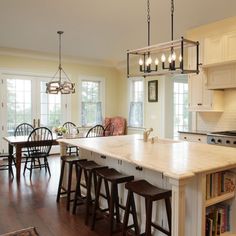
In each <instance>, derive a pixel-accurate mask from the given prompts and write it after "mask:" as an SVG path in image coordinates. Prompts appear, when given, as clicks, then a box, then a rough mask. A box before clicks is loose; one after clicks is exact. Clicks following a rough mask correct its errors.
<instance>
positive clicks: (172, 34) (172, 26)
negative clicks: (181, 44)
mask: <svg viewBox="0 0 236 236" xmlns="http://www.w3.org/2000/svg"><path fill="white" fill-rule="evenodd" d="M174 10H175V7H174V0H171V40H172V41H173V40H174Z"/></svg>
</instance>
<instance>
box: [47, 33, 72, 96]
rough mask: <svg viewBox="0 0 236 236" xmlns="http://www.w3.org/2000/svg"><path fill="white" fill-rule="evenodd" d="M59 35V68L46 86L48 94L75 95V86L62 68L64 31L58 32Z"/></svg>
mask: <svg viewBox="0 0 236 236" xmlns="http://www.w3.org/2000/svg"><path fill="white" fill-rule="evenodd" d="M57 33H58V35H59V66H58V70H57V72H56V73H55V75H54V76H53V78H52V80H51V81H50V82H49V83H47V84H46V93H49V94H58V93H61V94H71V93H75V84H74V83H72V82H71V80H70V79H69V77H68V76H67V74H66V73H65V71H64V70H63V68H62V66H61V35H62V34H63V33H64V32H63V31H57Z"/></svg>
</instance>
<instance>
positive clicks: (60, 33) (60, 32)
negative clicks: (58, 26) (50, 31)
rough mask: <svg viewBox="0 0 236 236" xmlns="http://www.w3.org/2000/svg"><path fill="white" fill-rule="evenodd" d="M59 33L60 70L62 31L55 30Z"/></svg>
mask: <svg viewBox="0 0 236 236" xmlns="http://www.w3.org/2000/svg"><path fill="white" fill-rule="evenodd" d="M57 33H58V35H59V69H60V70H61V35H62V34H63V33H64V32H63V31H57Z"/></svg>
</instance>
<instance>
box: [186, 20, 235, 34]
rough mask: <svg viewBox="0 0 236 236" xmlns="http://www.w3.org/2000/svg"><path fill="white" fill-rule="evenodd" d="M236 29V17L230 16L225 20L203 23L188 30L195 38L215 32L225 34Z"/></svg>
mask: <svg viewBox="0 0 236 236" xmlns="http://www.w3.org/2000/svg"><path fill="white" fill-rule="evenodd" d="M234 30H236V17H230V18H227V19H224V20H220V21H216V22H213V23H210V24H207V25H203V26H200V27H197V28H194V29H189V31H188V32H187V35H188V34H191V36H193V37H194V38H196V37H198V36H199V35H201V36H202V37H203V36H208V35H214V34H219V33H220V34H224V33H226V32H229V31H234Z"/></svg>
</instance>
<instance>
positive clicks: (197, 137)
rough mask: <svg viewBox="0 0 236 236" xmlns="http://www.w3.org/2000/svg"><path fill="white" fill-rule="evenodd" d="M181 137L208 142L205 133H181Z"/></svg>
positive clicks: (189, 140) (182, 138)
mask: <svg viewBox="0 0 236 236" xmlns="http://www.w3.org/2000/svg"><path fill="white" fill-rule="evenodd" d="M179 139H180V140H183V141H188V142H198V143H207V136H206V135H205V134H193V133H179Z"/></svg>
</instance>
